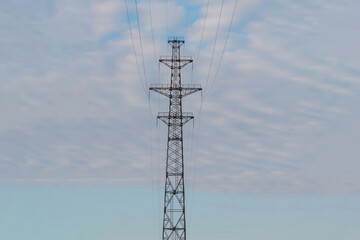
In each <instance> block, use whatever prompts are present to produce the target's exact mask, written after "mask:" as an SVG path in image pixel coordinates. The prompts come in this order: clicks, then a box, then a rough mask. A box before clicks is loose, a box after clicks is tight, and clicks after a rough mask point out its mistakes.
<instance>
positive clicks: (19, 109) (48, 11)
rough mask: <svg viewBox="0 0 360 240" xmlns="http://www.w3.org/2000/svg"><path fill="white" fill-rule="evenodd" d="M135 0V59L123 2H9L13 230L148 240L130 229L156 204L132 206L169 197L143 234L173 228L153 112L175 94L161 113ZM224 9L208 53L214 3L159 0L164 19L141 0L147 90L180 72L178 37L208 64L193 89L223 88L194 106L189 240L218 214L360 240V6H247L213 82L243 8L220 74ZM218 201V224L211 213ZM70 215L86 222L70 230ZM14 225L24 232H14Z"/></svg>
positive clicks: (6, 70)
mask: <svg viewBox="0 0 360 240" xmlns="http://www.w3.org/2000/svg"><path fill="white" fill-rule="evenodd" d="M127 2H128V8H129V14H130V26H131V28H132V33H133V36H134V40H135V42H134V43H135V47H136V56H135V55H134V52H133V45H132V41H131V38H130V34H129V27H128V22H127V15H126V11H125V5H124V1H114V0H109V1H98V0H91V1H85V0H79V1H69V0H63V1H56V0H36V1H31V2H24V1H17V0H14V1H0V55H1V56H2V57H1V58H0V76H1V79H0V110H1V112H2V113H3V114H2V120H1V124H0V153H1V156H0V166H1V167H0V186H1V191H0V201H1V208H2V209H5V210H4V211H5V215H4V214H1V217H2V218H1V221H2V222H3V223H4V224H1V227H0V229H1V228H2V227H4V228H6V229H7V230H6V231H0V232H2V234H7V235H5V237H2V238H4V239H23V238H24V237H23V235H21V233H22V232H23V233H27V235H28V236H30V235H32V236H34V239H35V236H38V235H39V234H40V233H41V234H43V235H42V239H54V235H56V234H57V231H59V229H66V231H65V233H64V235H62V236H63V238H62V239H64V238H66V239H79V238H80V239H81V238H85V237H86V238H87V239H88V238H89V236H87V235H81V234H83V233H86V231H87V230H90V229H93V228H94V227H93V226H94V225H96V224H100V225H102V226H103V229H107V230H106V231H104V232H107V234H109V235H102V234H103V233H104V232H101V230H99V231H100V232H98V233H94V234H93V235H92V236H91V237H93V239H99V238H102V239H104V238H105V239H115V238H116V239H119V238H120V239H125V238H126V239H139V238H141V236H140V235H139V236H137V235H136V234H137V232H136V231H135V230H132V228H131V224H129V223H130V222H131V221H135V219H137V218H136V216H138V214H139V213H141V212H142V211H141V210H140V209H141V207H143V206H141V205H142V204H145V203H139V204H129V203H137V202H136V201H137V199H138V198H137V197H136V196H137V195H142V194H143V195H144V197H143V199H142V200H143V202H146V204H149V203H151V202H154V205H155V206H148V207H147V208H146V211H148V212H146V216H144V217H147V218H148V219H143V221H144V223H145V224H146V223H149V222H150V223H151V224H154V223H155V227H154V226H151V227H150V225H149V224H147V226H148V228H145V229H144V232H142V233H141V234H144V236H147V235H149V234H151V236H152V235H154V232H153V228H155V229H158V228H160V227H161V226H160V222H159V221H160V220H161V214H159V213H161V210H160V209H161V202H162V197H161V196H162V187H163V177H164V158H165V155H164V154H165V143H166V142H165V139H166V129H165V128H164V126H162V125H161V124H157V123H156V121H155V114H156V113H157V112H158V111H166V109H167V103H166V101H165V99H164V98H161V97H159V96H156V95H150V110H149V103H148V92H147V91H144V89H143V86H142V82H141V81H143V82H144V81H145V76H144V73H143V69H142V58H141V54H140V49H141V46H140V42H139V34H138V25H137V22H136V11H135V5H134V1H130V0H128V1H127ZM220 3H221V1H212V0H210V4H209V9H208V13H207V21H206V27H205V31H204V35H203V45H202V47H201V50H200V52H199V45H200V41H201V35H202V29H203V23H204V18H205V15H206V4H207V1H206V0H196V1H191V3H190V5H189V12H187V2H186V1H184V2H179V1H173V0H168V1H167V4H166V2H165V1H163V0H151V5H150V7H151V13H152V14H151V17H152V26H153V28H151V24H150V15H149V2H148V1H146V0H143V1H142V0H139V1H138V11H139V20H140V29H141V37H142V44H143V55H144V65H145V68H146V71H145V72H146V83H147V84H150V83H158V82H161V83H166V82H167V81H168V77H169V72H168V70H167V69H166V68H164V67H160V68H159V66H158V62H157V59H158V58H159V56H162V55H168V54H169V50H170V49H169V47H168V46H167V43H166V40H167V35H168V34H169V35H174V34H176V35H180V36H184V37H185V39H186V46H185V47H184V48H183V50H184V51H183V54H184V55H190V56H193V57H194V58H195V59H194V61H195V64H194V66H193V67H191V66H188V67H187V68H186V69H184V71H183V82H184V83H201V84H202V85H203V86H205V85H206V82H207V81H209V84H208V86H212V85H213V87H212V88H211V89H210V88H208V89H206V92H205V94H203V96H206V97H205V98H204V99H203V100H204V101H203V105H202V111H201V112H199V109H200V103H201V96H200V94H198V95H194V96H191V97H189V98H188V99H186V100H185V102H184V111H193V112H194V114H195V117H196V120H195V123H194V125H192V124H188V126H187V127H186V129H185V138H186V141H185V154H186V155H185V156H186V164H187V165H186V173H185V174H186V179H187V189H188V190H189V193H188V197H187V198H188V199H187V200H188V202H189V205H190V208H191V204H193V205H192V206H193V207H192V210H191V212H192V213H190V215H193V217H191V218H190V220H189V222H191V221H193V223H194V224H192V225H191V227H190V228H189V231H190V232H189V234H190V236H191V235H192V236H194V238H195V236H199V237H198V238H200V236H203V235H201V234H203V233H204V231H203V230H200V229H205V228H206V227H209V228H210V229H214V228H215V226H216V222H214V221H217V222H218V223H219V224H220V226H222V228H224V229H227V230H224V231H225V232H224V235H221V234H222V233H220V232H215V231H214V232H208V233H209V235H208V236H206V238H207V239H211V237H214V238H215V237H216V238H219V237H222V238H224V239H238V238H240V237H244V238H247V239H254V240H255V239H260V238H263V236H266V237H267V238H269V239H274V240H279V239H290V238H291V239H296V237H297V236H299V233H302V234H304V236H307V237H306V238H307V239H321V240H322V239H327V240H328V239H339V238H341V239H349V240H350V239H351V240H353V239H358V238H360V236H359V235H360V231H359V230H357V229H360V226H359V224H358V222H360V221H359V220H360V219H359V217H358V216H360V215H359V206H358V204H357V203H358V200H359V193H360V175H359V174H358V169H360V163H359V160H358V159H359V156H360V151H359V147H358V142H359V140H360V134H359V133H360V129H359V128H360V127H359V124H358V123H359V120H360V111H359V108H358V107H357V106H358V105H359V104H360V96H359V92H360V91H359V90H360V89H359V84H360V77H359V76H360V68H359V66H360V59H359V57H358V56H360V52H359V51H360V48H359V42H360V41H359V40H360V39H359V38H360V32H359V30H360V25H359V24H358V23H359V22H360V21H359V20H360V19H359V16H358V12H359V9H360V4H359V2H358V1H355V0H341V1H335V0H334V1H332V0H327V1H325V0H317V1H301V2H300V1H291V0H289V1H281V0H269V1H264V0H263V1H261V0H251V1H250V0H244V1H239V2H238V5H237V8H236V12H235V17H234V21H233V25H232V31H231V33H230V37H229V40H228V44H227V48H226V51H225V54H224V57H223V59H222V62H221V67H220V71H219V73H218V75H217V77H216V78H215V72H216V69H217V67H218V64H219V59H220V56H221V51H222V49H223V46H224V43H225V39H226V33H227V29H228V27H229V24H230V21H231V14H232V10H233V7H234V4H235V1H234V0H225V1H224V3H225V4H224V8H223V14H222V19H221V22H220V25H219V26H220V27H219V34H218V39H217V45H216V47H215V51H214V61H213V64H212V66H213V67H212V68H211V69H210V71H209V65H210V59H211V55H212V51H213V44H214V40H215V33H216V29H217V24H218V18H219V14H220ZM166 9H167V10H168V14H165V12H166ZM187 16H188V18H187ZM186 20H187V21H186ZM186 22H188V24H186ZM152 30H153V32H152ZM152 33H153V34H154V41H153V39H152ZM196 56H199V58H196ZM136 61H138V63H139V65H140V71H139V70H138V68H137V64H136ZM139 72H140V73H139ZM139 74H140V76H139ZM208 74H209V76H210V77H209V80H207V75H208ZM112 194H114V199H117V200H118V201H115V200H114V199H109V198H111V196H112ZM102 195H104V197H99V196H102ZM55 196H62V197H63V198H64V202H58V200H57V198H56V197H55ZM124 196H127V197H128V198H124ZM209 196H210V197H209ZM85 198H87V199H92V200H91V201H90V202H89V205H88V206H82V202H83V201H84V200H83V199H85ZM209 199H211V200H209ZM209 201H210V202H209ZM35 202H37V204H38V205H34V204H35ZM293 202H294V205H295V207H293V205H292V204H291V203H293ZM207 203H208V204H209V205H206V204H207ZM230 203H231V204H233V205H234V206H235V208H236V209H237V210H236V211H235V210H234V211H229V210H228V206H227V205H231V204H230ZM159 204H160V205H159ZM252 204H254V205H252ZM128 205H131V206H132V208H131V209H133V211H132V210H131V209H129V208H128V207H125V206H128ZM57 206H59V207H57ZM144 206H145V205H144ZM214 206H216V207H214ZM82 207H84V208H82ZM78 208H79V210H78V211H77V209H78ZM235 208H234V209H235ZM16 209H22V211H18V210H16ZM34 209H37V210H38V211H36V212H35V211H34ZM82 209H87V210H89V216H86V214H83V213H84V212H85V210H82ZM137 209H139V212H137ZM206 209H207V210H206ZM209 209H216V211H215V212H214V216H216V217H214V218H213V219H212V220H211V219H210V217H201V216H202V215H204V214H206V213H207V212H208V210H209ZM246 209H250V210H246ZM264 209H268V210H264ZM269 209H275V210H274V211H272V210H269ZM284 209H285V210H284ZM349 209H351V210H349ZM50 210H51V211H53V215H49V216H47V212H48V211H50ZM112 210H114V211H112ZM153 210H154V211H153ZM122 211H123V213H124V214H125V215H126V216H127V217H129V218H126V219H129V221H125V220H124V219H125V217H123V216H122V215H121V214H120V215H118V214H116V213H118V212H122ZM189 211H190V210H189ZM37 212H39V215H37ZM64 212H65V213H68V214H69V215H71V217H73V218H74V219H76V220H77V221H78V222H83V224H80V225H72V224H71V225H70V224H69V223H66V219H67V218H68V217H69V215H66V214H63V213H64ZM72 212H73V214H70V213H72ZM23 214H24V216H26V218H25V220H24V221H23V222H18V221H20V220H19V219H22V216H23ZM91 214H94V216H95V215H99V216H100V218H101V219H102V220H91V219H90V218H91V216H92V215H91ZM29 216H30V217H29ZM243 216H246V217H247V218H248V219H251V220H252V221H249V222H246V221H245V222H244V221H243V219H242V217H243ZM32 218H34V221H30V220H29V219H32ZM47 218H49V219H50V220H51V221H48V222H46V224H48V228H47V231H42V228H41V227H40V226H41V225H42V223H44V221H46V219H47ZM225 218H226V219H227V220H226V221H225V220H224V221H222V220H223V219H225ZM8 219H13V220H12V221H7V220H8ZM26 219H27V220H26ZM44 219H45V220H44ZM105 219H106V220H105ZM151 219H155V220H156V219H158V220H156V221H155V222H154V223H153V222H152V220H151ZM159 219H160V220H159ZM200 219H201V220H200ZM204 219H205V220H206V221H204ZM228 219H232V220H233V221H232V222H230V220H228ZM274 219H276V221H275V222H273V220H274ZM309 219H311V221H310V220H309ZM340 219H341V220H340ZM256 220H258V221H256ZM147 221H148V222H147ZM300 221H301V223H300ZM110 222H111V223H110ZM304 222H307V223H304ZM195 223H196V224H195ZM237 223H238V225H237ZM241 223H242V224H244V226H247V227H246V229H247V230H245V229H241V228H238V227H237V226H240V225H241ZM250 223H254V224H250ZM255 223H258V224H259V227H261V229H263V231H262V232H256V231H255V230H254V229H255V226H256V225H255ZM28 224H30V225H31V224H33V226H34V228H33V227H28ZM272 224H274V225H272ZM122 225H124V226H127V227H126V228H122V229H123V230H121V231H120V230H119V229H121V228H120V227H119V226H122ZM194 225H195V226H199V227H198V228H196V227H194ZM269 226H275V227H274V228H271V229H282V230H284V229H286V231H285V230H284V231H280V230H279V231H278V232H275V230H274V231H273V230H271V229H270V227H269ZM62 227H63V228H62ZM280 227H281V228H280ZM15 229H18V230H19V229H20V230H22V231H19V233H18V235H16V237H12V236H11V234H12V233H13V232H14V230H15ZM251 229H253V230H251ZM321 229H323V230H324V231H321ZM325 230H326V231H325ZM134 233H135V235H133V234H134ZM341 233H342V234H344V235H342V237H338V236H340V234H341ZM77 234H80V235H81V237H79V235H77ZM97 234H98V235H97ZM156 234H157V233H156V232H155V236H156ZM261 234H263V235H261ZM312 234H313V235H312ZM14 236H15V235H14ZM37 239H41V237H39V238H37Z"/></svg>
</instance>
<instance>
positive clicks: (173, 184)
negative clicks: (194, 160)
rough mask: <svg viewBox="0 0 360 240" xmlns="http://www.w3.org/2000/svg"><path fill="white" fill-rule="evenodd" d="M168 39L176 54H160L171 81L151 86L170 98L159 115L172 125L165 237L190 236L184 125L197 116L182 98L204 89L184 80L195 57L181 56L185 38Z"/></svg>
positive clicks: (168, 239)
mask: <svg viewBox="0 0 360 240" xmlns="http://www.w3.org/2000/svg"><path fill="white" fill-rule="evenodd" d="M168 43H169V44H170V45H171V47H172V55H171V56H168V57H160V59H159V62H160V63H163V64H164V65H166V66H167V67H169V68H170V69H171V77H170V84H151V85H150V88H149V89H150V90H152V91H155V92H157V93H159V94H161V95H164V96H166V97H168V98H169V112H159V114H158V116H157V118H158V119H160V120H161V121H162V122H164V123H165V124H166V125H167V126H168V139H167V154H166V179H165V196H164V218H163V232H162V239H163V240H186V222H185V185H184V154H183V152H184V148H183V126H184V125H185V124H186V123H187V122H188V121H190V120H192V119H193V118H194V116H193V114H192V113H190V112H183V111H182V98H183V97H186V96H188V95H190V94H192V93H195V92H197V91H201V90H202V89H201V85H199V84H182V83H181V69H182V68H183V67H185V66H186V65H188V64H189V63H192V61H193V60H192V58H191V57H181V56H180V48H181V46H182V45H183V44H184V43H185V41H184V39H183V38H179V37H172V38H169V40H168Z"/></svg>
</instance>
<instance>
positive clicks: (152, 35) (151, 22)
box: [148, 0, 157, 62]
mask: <svg viewBox="0 0 360 240" xmlns="http://www.w3.org/2000/svg"><path fill="white" fill-rule="evenodd" d="M148 3H149V17H150V27H151V38H152V44H153V49H154V56H155V62H156V61H157V55H156V49H155V40H154V39H155V38H154V28H153V21H152V13H151V0H148Z"/></svg>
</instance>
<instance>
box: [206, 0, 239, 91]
mask: <svg viewBox="0 0 360 240" xmlns="http://www.w3.org/2000/svg"><path fill="white" fill-rule="evenodd" d="M237 3H238V0H236V1H235V6H234V8H233V12H232V15H231V21H230V25H229V29H228V31H227V34H226V40H225V44H224V48H223V50H222V53H221V56H220V61H219V65H218V67H217V69H216V72H215V76H214V79H213V81H212V82H211V86H210V88H209V91H208V92H210V91H211V89H212V87H213V85H214V82H215V80H216V78H217V75H218V73H219V69H220V66H221V63H222V60H223V57H224V53H225V49H226V46H227V42H228V39H229V35H230V31H231V27H232V23H233V20H234V15H235V11H236V7H237Z"/></svg>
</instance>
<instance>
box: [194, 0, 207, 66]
mask: <svg viewBox="0 0 360 240" xmlns="http://www.w3.org/2000/svg"><path fill="white" fill-rule="evenodd" d="M209 2H210V0H208V1H207V4H206V11H205V19H204V25H203V29H202V32H201V38H200V45H199V50H198V53H197V55H196V58H195V59H196V60H195V67H196V66H197V63H198V60H199V56H200V50H201V47H202V42H203V38H204V32H205V26H206V20H207V15H208V10H209Z"/></svg>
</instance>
